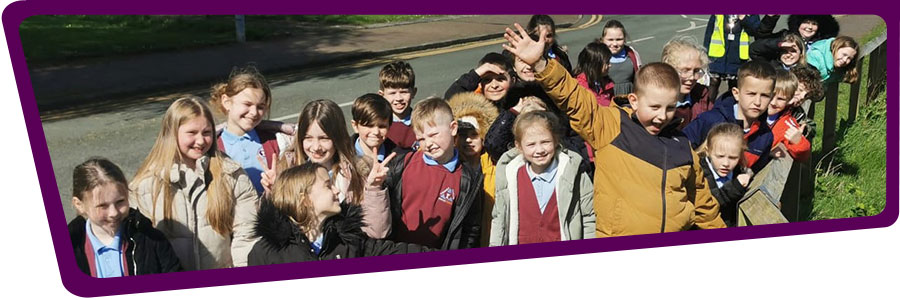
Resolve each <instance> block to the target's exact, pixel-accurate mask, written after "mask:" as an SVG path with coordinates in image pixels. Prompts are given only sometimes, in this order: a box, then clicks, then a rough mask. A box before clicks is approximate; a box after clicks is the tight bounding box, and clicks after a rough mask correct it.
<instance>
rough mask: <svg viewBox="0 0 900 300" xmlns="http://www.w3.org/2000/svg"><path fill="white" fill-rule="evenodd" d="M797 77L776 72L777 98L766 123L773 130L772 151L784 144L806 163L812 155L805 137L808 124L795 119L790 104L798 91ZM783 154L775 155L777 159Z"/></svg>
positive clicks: (798, 158) (769, 111)
mask: <svg viewBox="0 0 900 300" xmlns="http://www.w3.org/2000/svg"><path fill="white" fill-rule="evenodd" d="M798 84H799V82H798V81H797V76H794V74H791V72H788V71H785V70H778V71H776V72H775V97H774V98H772V101H771V103H769V107H768V114H769V116H768V117H767V119H766V122H767V123H768V125H769V128H771V130H772V136H773V141H772V149H773V150H774V149H776V148H775V146H778V144H781V143H784V146H785V148H786V149H787V151H788V153H789V154H790V155H791V157H793V158H794V159H796V160H798V161H806V160H808V159H809V155H810V144H809V141H808V140H807V139H806V138H805V137H803V130H804V129H805V128H806V123H803V124H801V123H800V122H798V121H797V119H794V117H793V115H792V114H791V113H790V112H791V107H788V103H789V102H790V100H791V99H793V98H794V93H795V92H796V91H797V85H798ZM782 155H783V153H782V154H777V155H775V156H776V157H780V156H782Z"/></svg>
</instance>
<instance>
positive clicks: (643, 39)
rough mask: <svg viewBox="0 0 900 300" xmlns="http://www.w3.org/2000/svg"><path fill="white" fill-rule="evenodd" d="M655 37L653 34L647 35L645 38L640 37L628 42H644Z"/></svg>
mask: <svg viewBox="0 0 900 300" xmlns="http://www.w3.org/2000/svg"><path fill="white" fill-rule="evenodd" d="M653 38H654V37H652V36H648V37H645V38H639V39H636V40H633V41H631V42H628V43H629V44H634V43H637V42H643V41H646V40H649V39H653Z"/></svg>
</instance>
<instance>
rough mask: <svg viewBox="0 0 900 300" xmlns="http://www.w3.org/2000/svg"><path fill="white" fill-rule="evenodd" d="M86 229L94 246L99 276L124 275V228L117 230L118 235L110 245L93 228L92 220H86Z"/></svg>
mask: <svg viewBox="0 0 900 300" xmlns="http://www.w3.org/2000/svg"><path fill="white" fill-rule="evenodd" d="M84 230H85V232H87V236H88V239H89V240H90V241H91V247H92V248H94V262H95V263H96V268H97V278H109V277H122V275H123V273H124V272H123V269H122V267H123V266H122V250H121V249H120V248H122V247H121V244H122V230H121V229H119V231H116V236H115V237H114V238H113V240H112V242H111V243H109V245H104V244H103V243H102V242H100V239H98V238H97V236H95V235H94V232H93V231H92V230H91V221H90V220H88V221H87V222H84Z"/></svg>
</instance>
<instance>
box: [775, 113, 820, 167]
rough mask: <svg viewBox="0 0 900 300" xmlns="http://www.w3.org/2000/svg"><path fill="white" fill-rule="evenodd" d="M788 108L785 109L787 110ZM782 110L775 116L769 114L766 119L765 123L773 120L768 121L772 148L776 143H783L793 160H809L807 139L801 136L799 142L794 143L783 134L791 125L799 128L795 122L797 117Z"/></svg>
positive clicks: (798, 124) (798, 123) (809, 146)
mask: <svg viewBox="0 0 900 300" xmlns="http://www.w3.org/2000/svg"><path fill="white" fill-rule="evenodd" d="M787 110H788V109H785V111H787ZM785 111H782V112H780V113H778V114H776V115H775V116H769V118H768V119H767V120H766V121H767V123H768V121H769V120H771V119H773V118H774V120H773V121H772V122H771V123H769V124H768V125H769V128H771V129H772V137H773V140H772V149H775V146H778V144H781V143H784V146H785V148H787V151H788V154H790V155H791V157H793V158H794V159H795V160H798V161H807V160H809V156H810V152H811V148H812V147H811V145H810V143H809V140H807V139H806V137H804V136H801V137H800V142H798V143H796V144H792V143H791V142H790V141H789V140H788V139H787V138H786V137H785V136H784V133H785V132H787V130H788V129H789V128H791V127H793V128H800V122H797V119H794V116H792V115H791V114H789V113H785Z"/></svg>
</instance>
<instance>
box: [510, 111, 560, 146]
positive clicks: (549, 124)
mask: <svg viewBox="0 0 900 300" xmlns="http://www.w3.org/2000/svg"><path fill="white" fill-rule="evenodd" d="M535 126H541V127H543V128H544V129H547V130H548V131H550V134H551V135H552V136H553V143H554V144H556V145H557V147H559V145H560V141H561V140H562V129H561V126H560V124H559V118H558V117H556V115H554V114H553V113H551V112H547V111H542V110H533V111H530V112H527V113H524V114H521V115H519V116H518V117H516V121H515V122H514V123H513V135H515V139H516V143H519V142H521V141H522V138H523V137H525V130H526V129H528V128H532V127H535Z"/></svg>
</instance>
